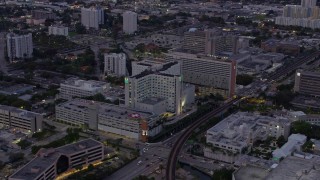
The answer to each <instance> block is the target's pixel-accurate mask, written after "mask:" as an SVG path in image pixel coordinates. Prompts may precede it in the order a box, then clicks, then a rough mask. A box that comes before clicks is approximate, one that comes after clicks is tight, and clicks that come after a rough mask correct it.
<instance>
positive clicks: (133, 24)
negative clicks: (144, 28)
mask: <svg viewBox="0 0 320 180" xmlns="http://www.w3.org/2000/svg"><path fill="white" fill-rule="evenodd" d="M137 30H138V15H137V13H135V12H132V11H126V12H124V13H123V32H124V33H125V34H133V33H134V32H136V31H137Z"/></svg>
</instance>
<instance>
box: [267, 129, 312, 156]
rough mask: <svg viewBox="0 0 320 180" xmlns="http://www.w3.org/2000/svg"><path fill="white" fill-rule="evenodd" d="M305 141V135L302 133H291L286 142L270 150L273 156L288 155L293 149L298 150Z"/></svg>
mask: <svg viewBox="0 0 320 180" xmlns="http://www.w3.org/2000/svg"><path fill="white" fill-rule="evenodd" d="M306 141H307V136H305V135H302V134H291V135H290V136H289V138H288V142H287V143H285V144H284V145H283V146H281V148H280V149H276V150H274V151H273V152H272V156H273V157H274V158H277V159H280V158H282V157H287V156H290V155H291V153H293V152H294V151H296V150H297V151H300V150H301V149H300V148H301V146H302V145H303V144H304V143H305V142H306Z"/></svg>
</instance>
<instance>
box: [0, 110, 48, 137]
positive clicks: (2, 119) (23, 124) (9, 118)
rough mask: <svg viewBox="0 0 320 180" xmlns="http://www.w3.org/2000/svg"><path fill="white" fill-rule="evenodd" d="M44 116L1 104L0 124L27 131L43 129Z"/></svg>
mask: <svg viewBox="0 0 320 180" xmlns="http://www.w3.org/2000/svg"><path fill="white" fill-rule="evenodd" d="M42 121H43V116H42V115H41V114H38V113H34V112H31V111H26V110H23V109H19V108H16V107H12V106H6V105H0V125H2V126H3V127H6V128H16V129H18V130H21V131H25V132H28V131H29V132H38V131H41V130H42Z"/></svg>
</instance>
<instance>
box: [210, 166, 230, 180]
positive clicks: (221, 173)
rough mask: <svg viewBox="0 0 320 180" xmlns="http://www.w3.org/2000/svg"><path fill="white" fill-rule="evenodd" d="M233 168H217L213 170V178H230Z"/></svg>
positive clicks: (225, 179) (216, 179)
mask: <svg viewBox="0 0 320 180" xmlns="http://www.w3.org/2000/svg"><path fill="white" fill-rule="evenodd" d="M233 171H234V170H233V169H226V168H224V169H219V170H216V171H214V172H213V176H212V179H213V180H231V179H232V173H233Z"/></svg>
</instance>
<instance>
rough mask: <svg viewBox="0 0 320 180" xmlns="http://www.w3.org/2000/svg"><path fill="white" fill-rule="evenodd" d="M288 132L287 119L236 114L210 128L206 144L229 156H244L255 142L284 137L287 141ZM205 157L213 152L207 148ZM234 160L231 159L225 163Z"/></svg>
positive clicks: (242, 113)
mask: <svg viewBox="0 0 320 180" xmlns="http://www.w3.org/2000/svg"><path fill="white" fill-rule="evenodd" d="M289 132H290V121H289V120H288V119H287V118H284V117H269V116H261V115H257V114H253V113H248V112H238V113H236V114H233V115H230V116H229V117H227V118H225V119H224V120H222V121H220V122H219V123H218V124H216V125H215V126H214V127H212V128H210V129H209V130H208V131H207V136H206V137H207V143H208V144H211V146H212V147H214V149H221V150H222V151H227V152H229V154H230V155H238V154H245V153H246V152H247V151H248V150H249V149H251V147H252V144H253V143H254V142H256V141H257V140H265V139H267V138H268V137H270V136H271V137H275V138H279V137H280V136H284V137H285V139H287V138H288V135H289ZM205 156H207V157H211V158H212V157H214V152H212V151H211V150H210V149H209V148H207V149H206V150H205ZM231 157H232V156H231ZM219 160H222V159H219ZM235 160H236V159H234V158H231V159H228V160H225V161H228V162H233V161H235Z"/></svg>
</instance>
